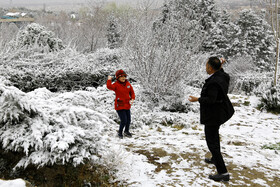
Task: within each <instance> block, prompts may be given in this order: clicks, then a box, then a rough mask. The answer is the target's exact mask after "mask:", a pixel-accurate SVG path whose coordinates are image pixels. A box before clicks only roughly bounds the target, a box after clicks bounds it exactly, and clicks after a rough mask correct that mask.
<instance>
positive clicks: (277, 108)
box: [258, 84, 280, 114]
mask: <svg viewBox="0 0 280 187" xmlns="http://www.w3.org/2000/svg"><path fill="white" fill-rule="evenodd" d="M258 107H259V108H260V109H265V110H267V111H268V112H272V113H276V114H280V88H279V87H275V86H273V84H271V85H268V86H267V87H266V89H265V90H264V92H263V94H262V97H261V104H260V105H259V106H258Z"/></svg>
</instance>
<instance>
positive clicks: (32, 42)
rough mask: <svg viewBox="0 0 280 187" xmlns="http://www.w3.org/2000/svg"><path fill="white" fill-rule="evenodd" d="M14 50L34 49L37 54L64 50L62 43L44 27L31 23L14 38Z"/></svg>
mask: <svg viewBox="0 0 280 187" xmlns="http://www.w3.org/2000/svg"><path fill="white" fill-rule="evenodd" d="M15 45H16V48H19V49H20V48H25V49H35V50H36V51H38V52H52V51H59V50H61V49H64V46H63V44H62V41H61V40H60V39H58V38H56V37H55V33H54V32H52V31H48V30H47V29H46V28H45V27H44V26H42V25H39V24H37V23H31V24H29V25H27V26H26V28H24V29H23V30H21V31H20V32H19V33H18V35H17V38H16V43H15Z"/></svg>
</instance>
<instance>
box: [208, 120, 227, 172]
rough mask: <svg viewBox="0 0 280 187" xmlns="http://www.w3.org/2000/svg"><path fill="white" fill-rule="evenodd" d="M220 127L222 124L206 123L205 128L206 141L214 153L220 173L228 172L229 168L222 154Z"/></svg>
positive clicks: (213, 156)
mask: <svg viewBox="0 0 280 187" xmlns="http://www.w3.org/2000/svg"><path fill="white" fill-rule="evenodd" d="M219 128H220V125H205V128H204V130H205V137H206V143H207V146H208V149H209V150H210V152H211V154H212V161H213V162H214V164H215V166H216V168H217V171H218V174H222V173H227V168H226V166H225V162H224V159H223V156H222V154H221V147H220V136H219Z"/></svg>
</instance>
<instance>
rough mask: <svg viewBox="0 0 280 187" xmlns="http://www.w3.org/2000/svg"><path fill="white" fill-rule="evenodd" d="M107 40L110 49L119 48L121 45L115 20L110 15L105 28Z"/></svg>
mask: <svg viewBox="0 0 280 187" xmlns="http://www.w3.org/2000/svg"><path fill="white" fill-rule="evenodd" d="M106 36H107V41H108V47H109V48H110V49H115V48H119V47H120V45H121V35H120V32H119V31H118V27H117V21H116V19H115V18H113V17H111V18H110V20H109V25H108V28H107V35H106Z"/></svg>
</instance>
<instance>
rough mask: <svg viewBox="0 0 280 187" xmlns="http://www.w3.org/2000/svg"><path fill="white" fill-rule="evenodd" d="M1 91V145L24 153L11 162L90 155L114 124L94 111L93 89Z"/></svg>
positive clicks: (40, 163) (77, 158) (0, 87)
mask: <svg viewBox="0 0 280 187" xmlns="http://www.w3.org/2000/svg"><path fill="white" fill-rule="evenodd" d="M0 90H1V96H0V111H1V113H0V141H1V147H2V148H3V149H5V150H6V151H12V152H18V153H24V155H25V156H23V157H22V158H21V160H20V161H19V162H18V163H17V164H16V167H27V166H28V165H36V166H38V167H42V166H45V165H53V164H66V163H70V164H73V165H74V166H75V165H78V164H81V163H83V162H84V161H85V160H90V159H91V158H92V156H94V155H95V157H96V155H97V154H98V151H99V150H100V149H102V147H104V145H103V144H102V143H101V138H102V136H103V135H104V131H106V130H109V129H110V124H113V123H114V121H112V120H110V119H109V118H108V117H107V116H106V115H104V114H102V113H101V112H98V111H96V110H94V108H95V105H94V104H95V103H96V102H94V101H95V97H94V96H96V94H94V93H92V95H91V97H90V96H89V95H86V94H85V95H84V94H83V93H80V92H78V93H69V94H60V95H57V94H53V93H51V92H50V91H48V90H47V89H45V88H41V89H37V90H34V91H33V92H29V93H24V92H22V91H20V90H18V89H17V88H15V87H7V86H3V85H0ZM97 102H98V103H99V101H97ZM86 103H87V104H86ZM85 105H86V106H87V107H85Z"/></svg>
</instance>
